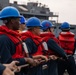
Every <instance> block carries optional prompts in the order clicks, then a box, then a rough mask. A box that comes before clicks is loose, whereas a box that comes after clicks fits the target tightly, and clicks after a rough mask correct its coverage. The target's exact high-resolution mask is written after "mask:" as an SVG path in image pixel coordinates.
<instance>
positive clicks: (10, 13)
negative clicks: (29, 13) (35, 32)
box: [0, 6, 21, 19]
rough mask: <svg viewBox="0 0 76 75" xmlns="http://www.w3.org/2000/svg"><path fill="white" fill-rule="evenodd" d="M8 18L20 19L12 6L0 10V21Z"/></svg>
mask: <svg viewBox="0 0 76 75" xmlns="http://www.w3.org/2000/svg"><path fill="white" fill-rule="evenodd" d="M9 17H21V16H20V13H19V11H18V10H17V9H16V8H15V7H12V6H7V7H5V8H3V9H2V10H1V13H0V19H4V18H9Z"/></svg>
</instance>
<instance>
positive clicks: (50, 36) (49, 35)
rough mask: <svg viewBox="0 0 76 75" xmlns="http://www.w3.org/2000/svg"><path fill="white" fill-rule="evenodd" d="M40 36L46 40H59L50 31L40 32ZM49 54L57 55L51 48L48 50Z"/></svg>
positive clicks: (57, 41)
mask: <svg viewBox="0 0 76 75" xmlns="http://www.w3.org/2000/svg"><path fill="white" fill-rule="evenodd" d="M40 36H41V37H42V38H43V40H44V41H46V42H47V41H48V40H49V39H53V40H54V41H55V42H56V43H58V44H59V40H58V39H57V38H56V37H55V35H54V34H53V33H51V32H42V33H41V34H40ZM48 53H49V54H50V55H57V54H56V53H55V52H54V51H53V50H50V49H49V50H48Z"/></svg>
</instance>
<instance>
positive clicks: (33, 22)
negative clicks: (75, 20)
mask: <svg viewBox="0 0 76 75" xmlns="http://www.w3.org/2000/svg"><path fill="white" fill-rule="evenodd" d="M26 26H27V27H37V26H38V27H42V26H41V21H40V20H39V19H38V18H36V17H31V18H29V19H28V20H27V22H26Z"/></svg>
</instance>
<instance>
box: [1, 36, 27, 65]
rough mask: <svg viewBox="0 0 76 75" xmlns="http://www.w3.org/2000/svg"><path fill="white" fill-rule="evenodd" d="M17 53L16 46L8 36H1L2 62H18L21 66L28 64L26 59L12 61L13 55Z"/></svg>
mask: <svg viewBox="0 0 76 75" xmlns="http://www.w3.org/2000/svg"><path fill="white" fill-rule="evenodd" d="M14 53H15V45H14V43H12V41H11V40H10V39H9V38H8V37H6V36H0V62H1V63H10V62H12V61H13V60H18V61H19V62H20V64H24V63H26V62H25V60H24V58H19V59H12V55H13V54H14Z"/></svg>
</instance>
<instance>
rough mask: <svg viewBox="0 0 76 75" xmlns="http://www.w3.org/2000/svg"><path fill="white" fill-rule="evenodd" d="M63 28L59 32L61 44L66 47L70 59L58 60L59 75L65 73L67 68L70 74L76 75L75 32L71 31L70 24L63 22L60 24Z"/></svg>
mask: <svg viewBox="0 0 76 75" xmlns="http://www.w3.org/2000/svg"><path fill="white" fill-rule="evenodd" d="M60 29H61V30H62V31H61V32H60V34H59V37H58V39H59V41H60V46H61V47H62V48H63V49H64V51H65V52H66V54H67V55H68V60H67V61H64V60H59V62H58V73H59V74H58V75H63V73H64V72H65V70H67V71H68V73H69V75H76V68H75V60H74V57H73V54H74V52H75V34H74V33H72V32H71V31H70V24H69V23H68V22H63V23H62V24H61V26H60Z"/></svg>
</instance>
